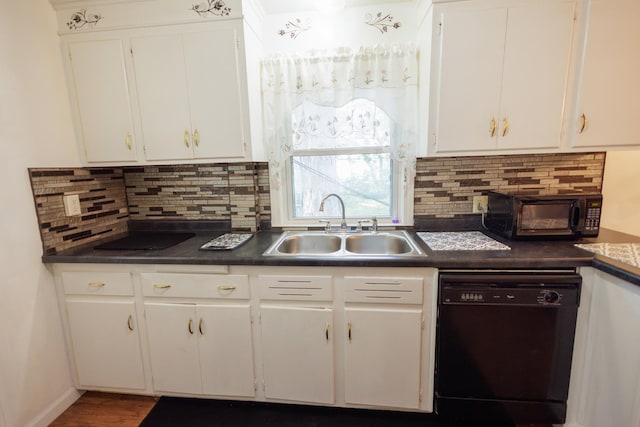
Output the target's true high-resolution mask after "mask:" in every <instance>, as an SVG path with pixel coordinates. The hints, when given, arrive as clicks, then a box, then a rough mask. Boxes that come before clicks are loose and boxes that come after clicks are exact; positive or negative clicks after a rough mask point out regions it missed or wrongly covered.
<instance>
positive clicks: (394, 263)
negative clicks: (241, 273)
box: [42, 230, 640, 285]
mask: <svg viewBox="0 0 640 427" xmlns="http://www.w3.org/2000/svg"><path fill="white" fill-rule="evenodd" d="M410 233H411V234H412V237H413V238H414V241H415V242H416V243H417V244H418V245H419V246H420V247H421V248H422V249H423V250H424V252H425V253H426V254H427V256H426V257H417V258H411V259H401V258H399V259H398V258H396V259H394V258H376V259H353V258H335V259H326V258H325V259H318V258H311V257H309V258H300V257H299V258H287V257H266V256H262V253H263V252H264V251H265V250H266V249H267V248H268V247H269V246H270V245H271V244H272V243H273V242H275V241H276V240H277V238H278V237H279V236H280V232H271V231H260V232H258V233H257V234H256V235H255V236H254V237H253V238H251V239H250V240H249V241H248V242H247V243H245V244H243V245H242V246H240V247H238V248H236V249H234V250H231V251H201V250H199V247H200V246H201V245H203V244H204V243H206V242H208V241H209V240H211V239H212V238H214V237H217V236H219V235H221V234H223V232H221V231H214V232H202V231H198V232H197V233H196V235H195V237H192V238H191V239H189V240H186V241H184V242H182V243H179V244H177V245H175V246H172V247H170V248H167V249H163V250H154V251H138V250H107V251H105V250H95V249H93V246H95V245H97V244H98V243H95V244H93V245H92V246H88V247H81V248H76V249H70V250H67V251H63V252H60V253H57V254H54V255H44V256H43V257H42V260H43V262H45V263H105V264H194V265H198V264H199V265H207V264H210V265H216V264H217V265H265V266H336V267H337V266H344V267H435V268H438V269H530V268H536V269H554V268H573V267H580V266H594V267H595V268H598V269H600V270H603V271H605V272H607V273H610V274H612V275H614V276H617V277H620V278H622V279H624V280H627V281H629V282H631V283H634V284H637V285H640V269H639V268H635V267H633V266H631V265H627V264H623V263H620V262H618V261H615V260H612V259H610V258H607V257H603V256H600V255H595V254H593V253H591V252H588V251H586V250H583V249H580V248H576V247H575V246H574V243H576V242H575V241H507V240H505V239H503V238H501V237H498V236H495V235H492V234H490V233H486V234H487V235H489V236H490V237H492V238H494V239H496V240H498V241H500V242H502V243H505V244H507V245H509V246H510V247H511V250H510V251H432V250H431V249H429V247H428V246H427V245H426V244H424V242H422V241H421V240H420V239H419V238H418V237H417V236H415V234H414V233H413V232H410ZM637 242H640V238H639V237H635V236H631V235H627V234H623V233H619V232H615V231H612V230H601V232H600V235H599V236H598V238H596V239H583V240H581V241H579V243H637Z"/></svg>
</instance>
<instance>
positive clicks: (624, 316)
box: [569, 269, 640, 427]
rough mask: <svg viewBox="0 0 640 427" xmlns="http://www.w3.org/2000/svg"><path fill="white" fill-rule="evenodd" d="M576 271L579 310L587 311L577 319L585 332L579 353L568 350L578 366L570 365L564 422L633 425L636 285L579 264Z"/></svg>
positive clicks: (637, 386) (586, 426)
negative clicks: (568, 415) (578, 275)
mask: <svg viewBox="0 0 640 427" xmlns="http://www.w3.org/2000/svg"><path fill="white" fill-rule="evenodd" d="M581 273H582V275H583V277H584V278H585V283H583V292H582V294H583V298H581V310H582V309H585V310H589V312H588V317H587V318H586V319H584V321H583V323H582V324H581V325H579V326H580V327H581V328H586V333H585V334H584V337H585V341H584V344H583V346H582V348H581V349H582V351H583V352H584V355H580V354H579V355H578V356H579V357H578V359H577V360H576V356H575V355H574V363H576V367H577V368H578V369H574V370H572V379H571V387H570V401H569V402H570V403H569V404H570V411H571V414H572V417H571V418H572V419H571V420H569V421H571V424H570V425H572V426H574V425H576V426H580V427H602V426H620V427H622V426H625V427H637V426H638V425H640V424H638V423H639V422H640V421H639V420H640V363H638V361H640V340H638V330H639V329H640V287H638V286H637V285H634V284H631V283H629V282H626V281H624V280H622V279H619V278H617V277H614V276H612V275H610V274H607V273H604V272H602V271H599V270H594V269H582V271H581ZM589 294H590V305H589V299H588V298H587V297H588V295H589ZM582 304H587V306H585V307H583V306H582ZM578 337H580V335H578V336H577V338H576V339H577V340H578ZM580 343H581V341H577V342H576V344H577V345H579V344H580ZM571 406H572V407H571Z"/></svg>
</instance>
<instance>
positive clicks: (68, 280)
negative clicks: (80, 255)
mask: <svg viewBox="0 0 640 427" xmlns="http://www.w3.org/2000/svg"><path fill="white" fill-rule="evenodd" d="M61 276H62V284H63V285H64V293H65V294H67V295H72V294H77V295H121V296H132V295H133V283H132V282H131V273H129V272H104V271H66V272H63V273H61Z"/></svg>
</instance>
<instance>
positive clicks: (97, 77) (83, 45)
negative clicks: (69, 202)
mask: <svg viewBox="0 0 640 427" xmlns="http://www.w3.org/2000/svg"><path fill="white" fill-rule="evenodd" d="M68 49H69V51H68V53H69V56H68V61H69V62H68V64H69V69H70V74H71V75H72V77H71V78H70V82H71V84H72V93H73V94H74V95H75V96H74V97H73V101H75V102H73V103H72V104H73V105H74V107H75V108H74V109H75V111H76V117H77V126H76V127H77V134H78V135H77V136H78V139H79V141H80V143H81V147H82V148H83V150H84V154H85V158H86V160H87V162H90V163H93V162H118V161H123V162H128V161H135V160H137V150H136V145H135V142H136V141H135V138H134V134H135V133H134V128H133V120H132V112H131V102H130V98H129V87H128V84H127V70H126V66H125V56H124V52H125V50H124V45H123V41H122V40H119V39H106V40H87V41H81V42H72V43H69V45H68Z"/></svg>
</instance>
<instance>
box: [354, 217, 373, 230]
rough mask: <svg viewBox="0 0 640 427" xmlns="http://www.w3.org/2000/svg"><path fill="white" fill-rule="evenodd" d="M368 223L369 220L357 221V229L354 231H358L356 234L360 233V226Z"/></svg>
mask: <svg viewBox="0 0 640 427" xmlns="http://www.w3.org/2000/svg"><path fill="white" fill-rule="evenodd" d="M370 222H371V220H370V219H360V220H358V228H357V229H356V231H358V232H360V231H362V224H368V223H370Z"/></svg>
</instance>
